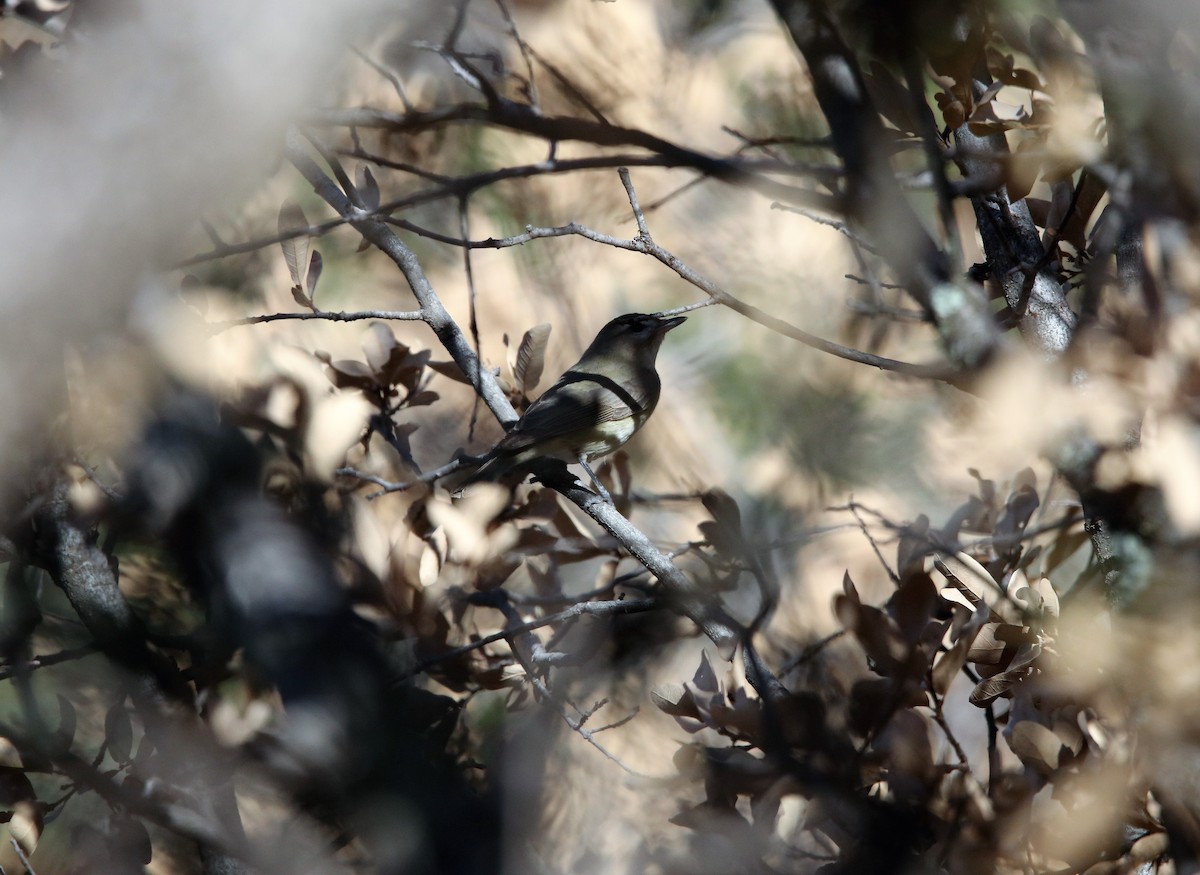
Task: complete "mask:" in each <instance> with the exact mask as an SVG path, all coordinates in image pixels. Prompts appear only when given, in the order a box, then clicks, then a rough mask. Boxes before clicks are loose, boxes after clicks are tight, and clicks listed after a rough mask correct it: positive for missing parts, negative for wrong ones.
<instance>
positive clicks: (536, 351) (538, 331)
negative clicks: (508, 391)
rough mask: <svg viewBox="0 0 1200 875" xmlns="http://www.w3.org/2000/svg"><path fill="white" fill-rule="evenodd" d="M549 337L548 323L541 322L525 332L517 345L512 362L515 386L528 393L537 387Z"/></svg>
mask: <svg viewBox="0 0 1200 875" xmlns="http://www.w3.org/2000/svg"><path fill="white" fill-rule="evenodd" d="M549 339H550V323H549V322H543V323H541V324H540V325H535V326H533V327H532V328H530V329H529V330H528V331H526V332H525V335H524V337H522V338H521V343H520V345H519V346H518V347H517V356H516V360H515V361H514V363H513V366H512V371H513V378H514V381H515V382H516V385H517V388H518V389H519V390H520V391H521V392H523V393H524V394H526V395H528V394H529V393H530V392H532V391H533V390H534V389H536V388H537V384H538V382H539V381H540V380H541V379H542V370H543V369H544V368H545V365H546V344H547V342H548V341H549Z"/></svg>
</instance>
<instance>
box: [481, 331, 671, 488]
mask: <svg viewBox="0 0 1200 875" xmlns="http://www.w3.org/2000/svg"><path fill="white" fill-rule="evenodd" d="M684 321H685V320H684V317H682V316H676V317H674V318H663V317H661V316H654V315H646V314H644V313H627V314H626V315H624V316H618V317H617V318H616V319H613V320H612V321H611V322H609V323H608V324H607V325H605V326H604V327H603V328H601V329H600V333H599V334H597V335H596V339H595V340H593V341H592V343H591V345H590V346H589V347H588V348H587V349H586V350H585V351H584V353H583V356H582V357H581V358H580V359H579V361H578V362H576V363H575V364H574V365H572V366H571V367H570V368H568V369H567V371H566V372H565V373H564V374H563V375H562V376H561V377H559V378H558V381H557V382H556V383H555V384H554V385H553V386H551V387H550V388H549V389H547V390H546V391H545V392H544V393H543V394H542V396H541V397H540V398H538V399H537V400H536V401H534V402H533V403H532V404H530V405H529V408H528V409H527V410H526V411H525V414H524V415H523V416H522V417H521V418H520V420H518V421H517V423H516V425H514V426H513V427H512V429H511V430H510V431H509V432H508V434H506V435H505V436H504V437H503V438H501V440H500V442H499V443H497V444H496V446H495V447H493V448H492V449H491V451H490V452H488V453H487V455H486V456H485V457H484V461H483V463H482V464H481V466H480V467H479V468H478V470H476V471H475V473H474V474H472V475H471V477H470V478H469V479H468V480H467V481H465V483H464V484H463V485H464V486H466V485H468V484H470V483H475V482H479V481H481V480H495V479H497V478H499V477H502V476H504V475H505V474H507V473H509V472H510V471H514V470H517V469H519V468H520V467H522V466H524V465H526V464H527V463H529V462H531V461H533V460H534V459H539V458H553V459H561V460H563V461H564V462H583V463H584V464H585V466H586V463H587V462H589V461H591V460H592V459H595V458H598V457H600V456H603V455H606V454H608V453H611V452H613V451H614V450H616V449H617V448H618V447H620V446H621V445H622V444H624V443H625V442H626V441H627V440H629V439H630V438H631V437H633V435H634V433H635V432H636V431H637V430H638V429H639V428H641V427H642V425H643V424H644V423H645V421H646V420H647V419H648V418H649V416H650V414H651V413H653V412H654V408H655V406H656V405H657V404H658V396H659V391H660V389H661V381H660V380H659V377H658V372H657V371H656V370H655V367H654V362H655V359H656V358H657V356H658V350H659V347H660V346H662V341H663V338H664V337H665V336H666V333H667V332H668V331H670V330H671V329H672V328H675V327H676V326H678V325H681V324H682V323H683V322H684ZM588 472H589V474H590V473H591V470H590V468H589V469H588Z"/></svg>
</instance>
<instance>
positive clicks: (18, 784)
mask: <svg viewBox="0 0 1200 875" xmlns="http://www.w3.org/2000/svg"><path fill="white" fill-rule="evenodd" d="M23 799H37V793H36V792H35V791H34V789H33V784H32V783H30V781H29V776H28V775H26V774H25V770H24V769H20V768H16V767H14V766H0V808H2V809H5V810H7V811H11V810H12V809H13V808H14V807H16V804H17V803H18V802H20V801H21V800H23Z"/></svg>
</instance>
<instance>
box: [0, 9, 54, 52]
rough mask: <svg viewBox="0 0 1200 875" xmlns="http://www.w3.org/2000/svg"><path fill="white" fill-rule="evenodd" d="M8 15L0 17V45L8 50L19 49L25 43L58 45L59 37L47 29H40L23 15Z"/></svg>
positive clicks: (39, 26) (10, 13)
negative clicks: (5, 46)
mask: <svg viewBox="0 0 1200 875" xmlns="http://www.w3.org/2000/svg"><path fill="white" fill-rule="evenodd" d="M5 11H6V12H7V13H8V14H6V15H3V16H0V45H7V46H8V47H9V48H10V49H19V48H20V47H21V46H23V45H24V44H25V43H27V42H31V43H36V44H37V45H40V46H53V45H55V44H56V43H58V40H59V36H58V34H56V33H55V32H54V31H52V30H50V28H48V27H42V26H41V25H40V24H38V23H37V22H36V21H34V20H33V19H31V18H26V17H25V16H24V15H16V14H13V13H12V12H11V11H10V10H8V9H6V10H5Z"/></svg>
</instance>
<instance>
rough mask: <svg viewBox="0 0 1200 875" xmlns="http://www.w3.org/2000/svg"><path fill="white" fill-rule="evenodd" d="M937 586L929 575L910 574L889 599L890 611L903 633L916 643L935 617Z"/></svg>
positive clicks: (909, 640) (910, 641)
mask: <svg viewBox="0 0 1200 875" xmlns="http://www.w3.org/2000/svg"><path fill="white" fill-rule="evenodd" d="M936 599H937V588H936V587H935V586H934V585H933V581H932V580H931V579H930V578H929V576H928V575H925V574H921V575H916V574H914V575H910V576H909V577H908V578H906V579H905V580H903V581H902V582H901V584H900V587H899V588H898V589H897V590H896V591H895V592H894V593H893V594H892V597H891V598H890V599H888V613H890V614H891V615H892V617H893V618H894V619H895V620H896V625H897V626H899V627H900V632H901V634H903V635H904V637H905V639H906V640H907V641H908V642H909V643H910V644H913V643H916V642H917V640H919V639H920V637H921V633H922V632H923V631H924V630H925V626H926V624H928V623H929V621H930V620H932V619H933V609H934V603H935V601H936Z"/></svg>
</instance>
